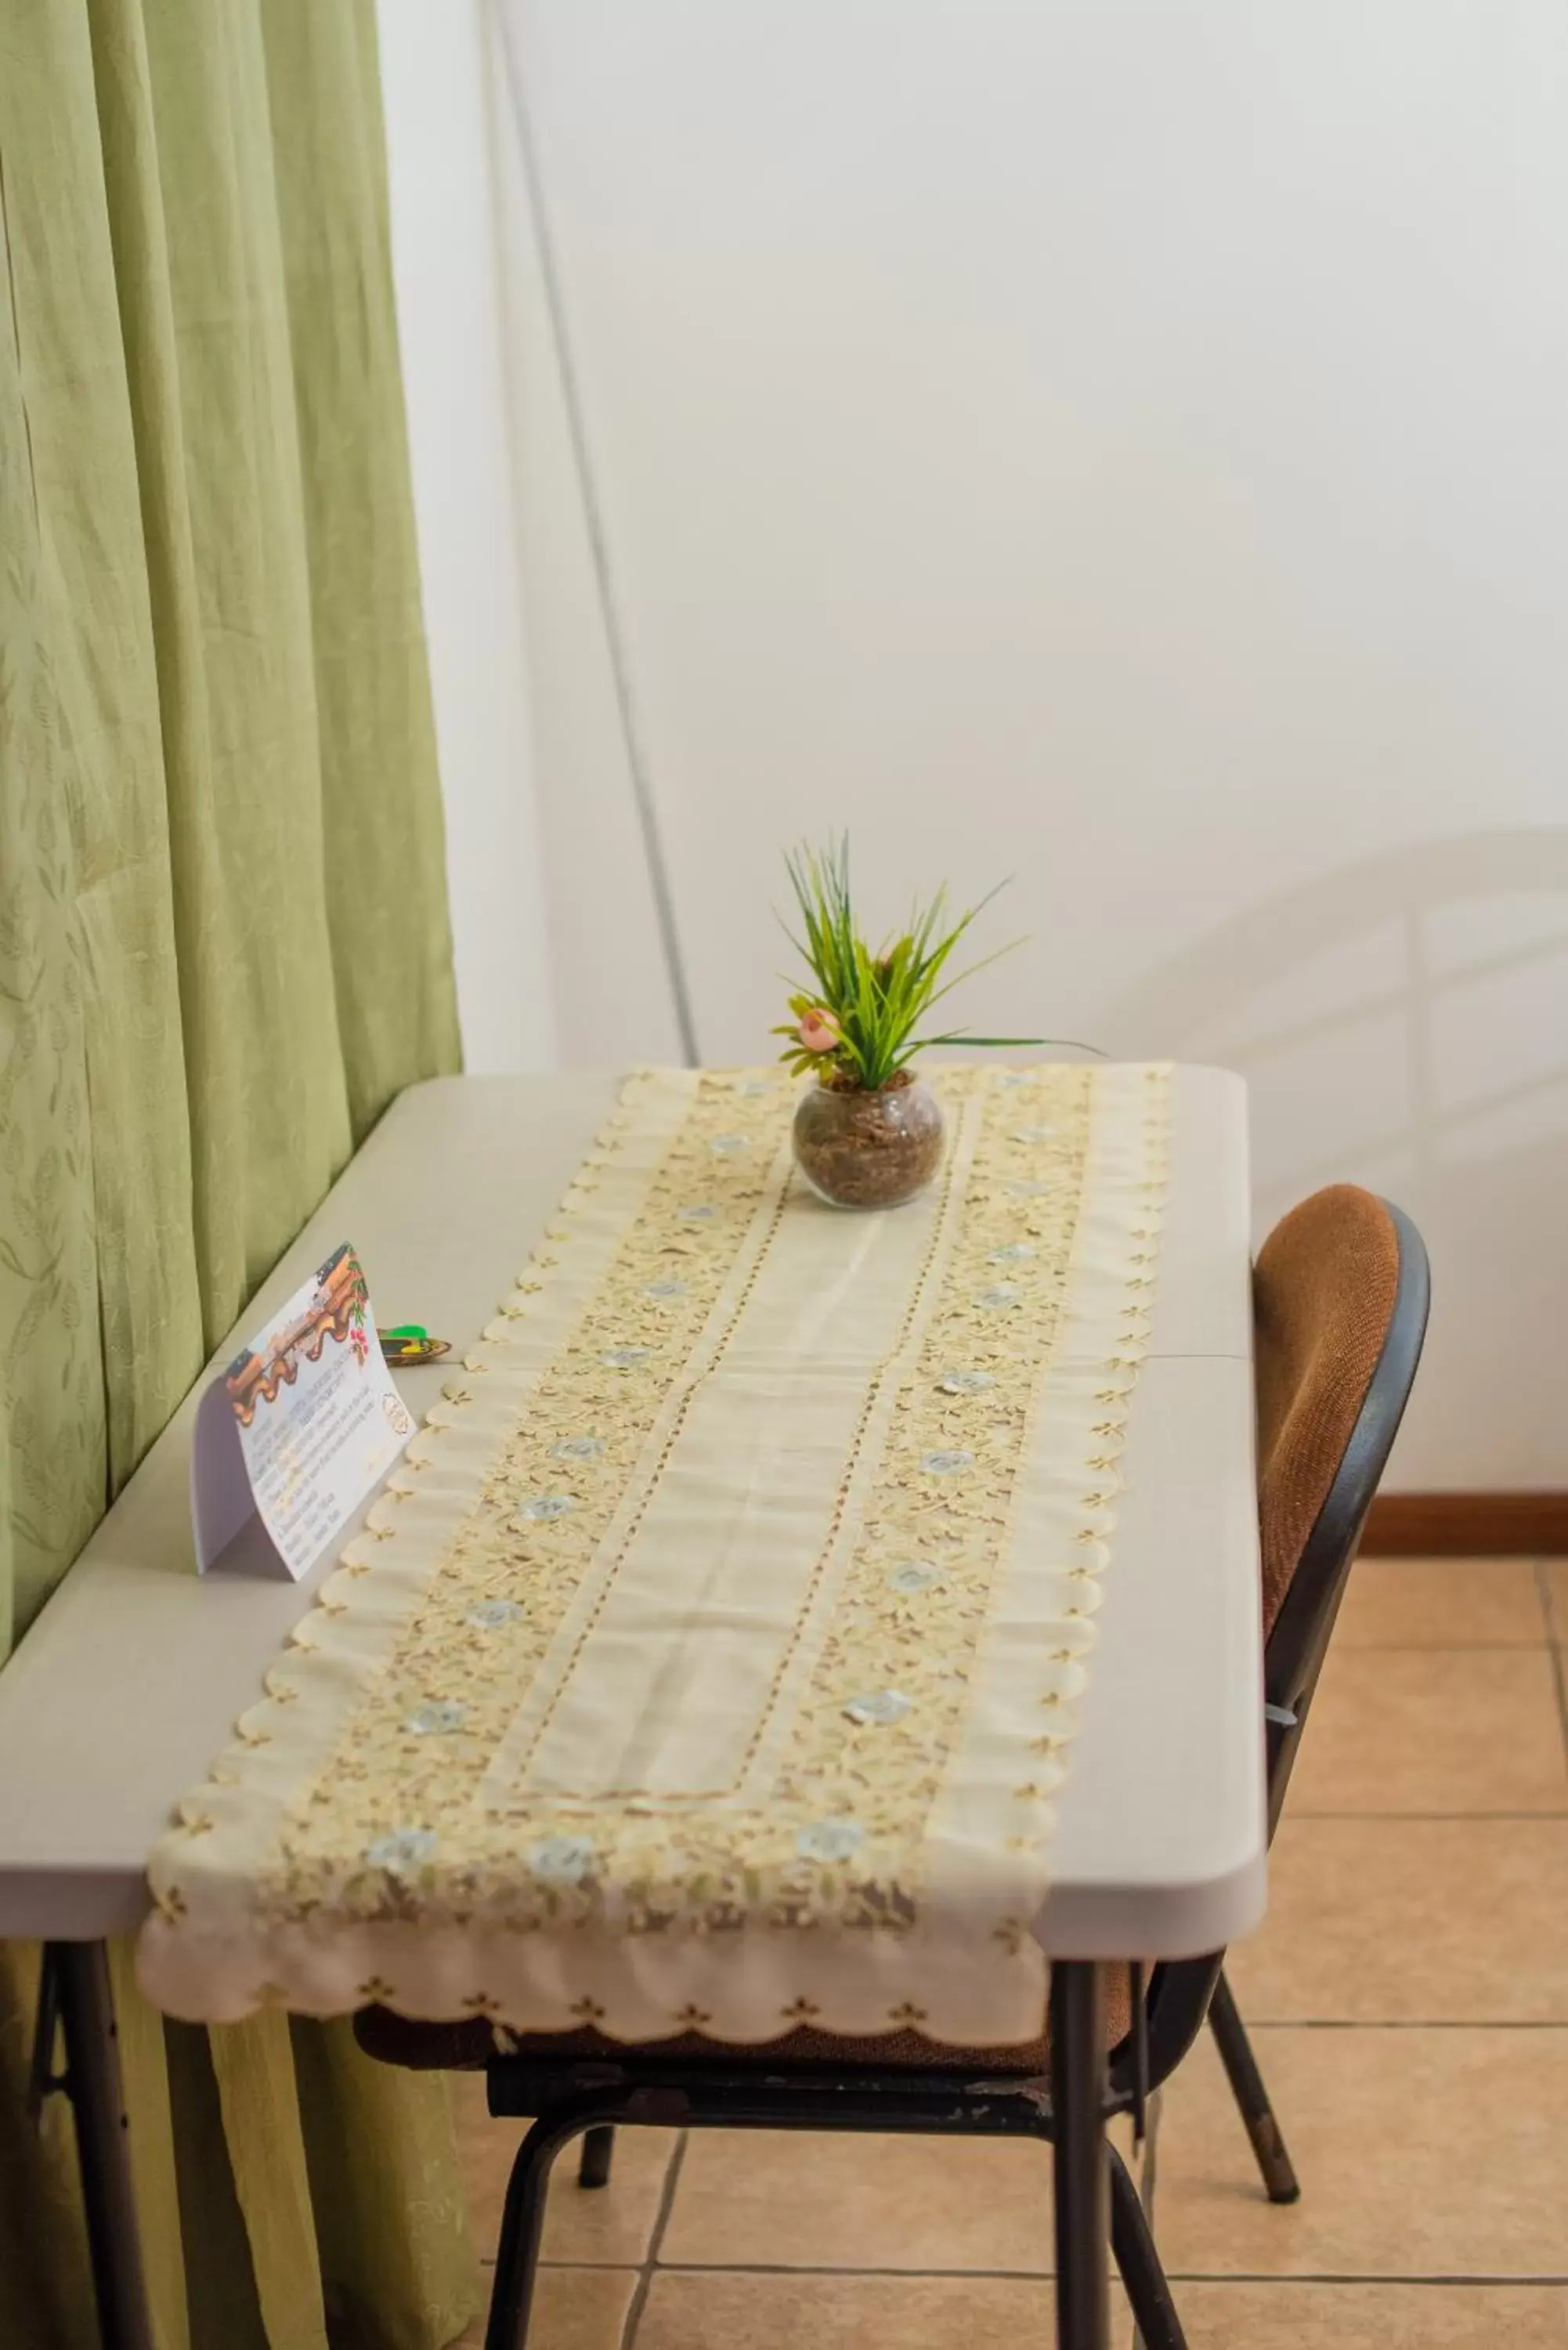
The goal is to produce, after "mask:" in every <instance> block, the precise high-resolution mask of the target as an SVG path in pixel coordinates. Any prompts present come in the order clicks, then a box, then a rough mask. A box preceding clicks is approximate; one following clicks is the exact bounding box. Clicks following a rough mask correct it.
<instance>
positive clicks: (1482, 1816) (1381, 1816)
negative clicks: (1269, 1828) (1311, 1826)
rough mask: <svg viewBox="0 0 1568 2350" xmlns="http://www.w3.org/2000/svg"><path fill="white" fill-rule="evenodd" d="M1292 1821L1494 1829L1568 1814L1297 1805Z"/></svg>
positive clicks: (1557, 1818)
mask: <svg viewBox="0 0 1568 2350" xmlns="http://www.w3.org/2000/svg"><path fill="white" fill-rule="evenodd" d="M1290 1818H1291V1819H1292V1820H1293V1821H1295V1820H1399V1821H1402V1822H1404V1823H1405V1824H1406V1825H1408V1824H1409V1823H1410V1822H1411V1821H1412V1820H1447V1821H1449V1822H1450V1823H1458V1822H1459V1821H1460V1820H1484V1821H1486V1822H1488V1823H1489V1824H1490V1825H1492V1826H1494V1827H1495V1826H1501V1825H1509V1824H1511V1823H1512V1824H1519V1823H1521V1822H1527V1821H1530V1820H1568V1810H1557V1811H1551V1810H1546V1811H1539V1812H1319V1811H1310V1810H1308V1809H1307V1807H1306V1806H1305V1805H1304V1804H1293V1806H1292V1808H1291V1812H1290Z"/></svg>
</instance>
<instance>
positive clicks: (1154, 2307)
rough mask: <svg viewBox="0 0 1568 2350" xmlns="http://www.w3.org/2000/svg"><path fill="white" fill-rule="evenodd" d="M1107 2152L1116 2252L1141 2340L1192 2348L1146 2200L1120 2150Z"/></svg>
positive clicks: (1161, 2348)
mask: <svg viewBox="0 0 1568 2350" xmlns="http://www.w3.org/2000/svg"><path fill="white" fill-rule="evenodd" d="M1106 2156H1107V2158H1108V2160H1109V2163H1110V2172H1111V2250H1112V2251H1114V2252H1115V2254H1116V2266H1117V2268H1118V2269H1119V2270H1120V2271H1121V2278H1122V2282H1123V2284H1125V2285H1126V2287H1127V2299H1128V2300H1129V2301H1130V2302H1131V2303H1132V2313H1133V2316H1134V2318H1135V2320H1136V2321H1137V2333H1138V2340H1139V2341H1140V2342H1141V2343H1142V2344H1143V2345H1144V2350H1187V2336H1186V2334H1183V2332H1182V2330H1181V2320H1180V2319H1179V2317H1178V2315H1177V2314H1176V2303H1175V2302H1174V2301H1172V2299H1171V2297H1170V2286H1169V2283H1168V2281H1167V2278H1166V2273H1165V2270H1164V2268H1163V2266H1162V2265H1161V2262H1160V2257H1159V2254H1158V2251H1156V2250H1155V2243H1154V2238H1153V2236H1152V2235H1151V2234H1150V2233H1149V2225H1148V2218H1147V2213H1146V2212H1145V2210H1144V2208H1143V2202H1142V2199H1141V2198H1140V2197H1139V2195H1138V2191H1137V2188H1136V2187H1135V2186H1134V2185H1133V2183H1132V2179H1131V2178H1130V2177H1129V2176H1128V2173H1127V2165H1126V2163H1125V2162H1124V2161H1123V2160H1122V2158H1121V2156H1120V2155H1119V2154H1118V2153H1117V2152H1116V2147H1114V2146H1112V2147H1106Z"/></svg>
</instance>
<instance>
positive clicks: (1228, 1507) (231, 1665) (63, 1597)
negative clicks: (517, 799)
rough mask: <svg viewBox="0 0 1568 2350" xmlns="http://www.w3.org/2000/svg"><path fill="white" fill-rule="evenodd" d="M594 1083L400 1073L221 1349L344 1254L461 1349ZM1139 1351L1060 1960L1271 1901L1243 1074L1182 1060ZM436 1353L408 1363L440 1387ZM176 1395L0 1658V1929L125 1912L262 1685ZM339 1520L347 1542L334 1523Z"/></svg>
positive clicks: (588, 1124)
mask: <svg viewBox="0 0 1568 2350" xmlns="http://www.w3.org/2000/svg"><path fill="white" fill-rule="evenodd" d="M616 1089H617V1080H616V1079H615V1078H613V1077H610V1076H602V1075H584V1074H574V1075H570V1076H516V1077H462V1078H443V1079H438V1080H435V1081H434V1082H432V1083H431V1084H429V1085H422V1086H416V1087H412V1088H410V1091H409V1092H408V1093H406V1094H405V1095H404V1096H403V1097H401V1099H400V1101H398V1102H397V1103H396V1104H395V1106H394V1107H393V1108H392V1109H391V1110H390V1111H389V1113H388V1115H387V1117H386V1118H384V1119H383V1121H382V1123H381V1125H380V1126H379V1128H377V1130H376V1132H375V1133H374V1134H373V1135H372V1136H371V1138H370V1139H369V1141H368V1142H367V1144H366V1145H365V1147H364V1149H362V1150H361V1151H360V1152H359V1153H358V1157H357V1158H356V1159H355V1160H354V1161H353V1163H352V1165H351V1166H350V1167H349V1168H348V1170H347V1171H346V1172H345V1173H344V1175H343V1177H342V1178H341V1180H339V1181H338V1183H337V1185H336V1186H335V1187H334V1189H333V1191H331V1192H330V1193H329V1194H328V1197H327V1201H325V1202H324V1204H323V1206H322V1207H321V1209H320V1210H319V1211H317V1214H316V1215H315V1216H314V1217H313V1218H312V1219H311V1221H310V1222H309V1223H308V1224H307V1225H306V1228H305V1231H304V1232H303V1233H302V1234H301V1235H300V1237H299V1239H298V1240H297V1241H296V1243H295V1245H294V1247H293V1248H292V1249H291V1250H290V1251H289V1252H288V1253H287V1255H286V1256H285V1258H284V1259H283V1260H282V1262H281V1263H280V1264H279V1265H278V1266H277V1267H276V1269H275V1272H274V1274H273V1275H272V1277H271V1279H270V1280H269V1281H268V1282H267V1283H266V1284H265V1286H264V1288H263V1290H262V1292H261V1294H260V1295H259V1296H258V1297H257V1298H256V1299H255V1300H254V1301H253V1303H252V1305H250V1306H249V1307H248V1308H247V1309H246V1312H245V1315H244V1323H243V1326H242V1327H241V1328H240V1329H238V1330H236V1331H235V1332H234V1334H232V1336H231V1338H230V1339H229V1340H228V1341H227V1342H226V1343H225V1345H224V1346H223V1347H222V1348H221V1349H220V1351H219V1354H218V1357H216V1360H217V1361H219V1362H223V1361H226V1360H227V1359H228V1358H229V1357H231V1356H232V1355H233V1353H234V1347H235V1344H236V1343H237V1342H238V1341H239V1340H240V1339H242V1338H243V1336H244V1333H245V1332H246V1331H248V1330H251V1329H254V1328H255V1327H256V1326H259V1325H260V1324H261V1323H262V1322H263V1321H265V1318H266V1316H267V1315H268V1314H269V1313H271V1312H273V1311H274V1310H275V1308H276V1306H277V1305H279V1304H281V1302H282V1301H283V1299H284V1298H286V1296H287V1295H289V1293H290V1291H291V1290H292V1289H294V1288H295V1287H296V1286H297V1284H299V1282H300V1281H301V1280H303V1279H304V1278H305V1276H306V1274H308V1273H309V1272H310V1271H311V1270H312V1269H313V1268H314V1267H315V1266H316V1265H317V1264H318V1263H320V1262H321V1260H322V1258H323V1256H324V1255H326V1254H327V1253H328V1252H329V1250H330V1249H331V1248H332V1247H334V1246H336V1245H337V1243H338V1242H339V1241H343V1240H352V1241H353V1243H355V1245H356V1247H357V1249H358V1253H359V1255H360V1258H361V1261H362V1262H363V1263H364V1265H365V1267H366V1271H367V1274H368V1275H369V1281H370V1286H371V1295H372V1296H373V1298H374V1299H375V1303H376V1308H377V1312H378V1315H379V1317H380V1318H381V1319H382V1320H383V1321H384V1322H386V1323H388V1324H392V1323H397V1322H403V1321H410V1320H418V1321H421V1322H423V1323H424V1324H426V1325H427V1326H429V1327H430V1328H431V1330H432V1331H435V1332H438V1333H439V1334H440V1335H441V1336H443V1337H448V1338H450V1339H452V1342H453V1346H454V1350H455V1352H457V1353H458V1354H460V1355H461V1353H462V1350H463V1348H464V1347H465V1346H467V1345H468V1344H470V1343H471V1342H472V1339H473V1338H474V1337H476V1336H477V1335H478V1333H479V1332H480V1330H481V1329H482V1328H483V1326H484V1324H485V1323H486V1322H487V1321H489V1319H490V1318H491V1316H492V1315H493V1311H494V1308H495V1304H496V1301H497V1299H498V1298H499V1297H500V1296H501V1295H502V1294H503V1292H504V1290H505V1289H506V1287H507V1286H508V1284H510V1282H511V1280H512V1278H513V1277H514V1274H515V1272H516V1269H517V1267H518V1265H519V1264H520V1263H522V1262H523V1260H524V1256H525V1255H526V1253H527V1251H528V1249H529V1247H530V1246H531V1245H532V1243H534V1241H535V1239H536V1238H537V1236H538V1233H539V1230H540V1228H541V1227H542V1225H543V1224H544V1222H545V1219H546V1217H547V1216H548V1215H549V1213H550V1211H551V1210H552V1209H553V1207H554V1206H555V1203H556V1201H557V1199H558V1198H559V1197H560V1195H561V1193H562V1192H563V1191H564V1190H565V1188H566V1184H567V1182H568V1181H569V1180H570V1179H571V1176H572V1174H573V1172H574V1170H575V1169H576V1166H577V1164H578V1162H579V1160H580V1159H581V1158H582V1156H583V1153H584V1152H585V1150H586V1149H587V1148H588V1146H589V1144H590V1142H591V1140H592V1139H593V1136H594V1134H595V1132H596V1130H597V1128H598V1126H599V1125H600V1124H601V1123H602V1121H603V1118H604V1116H605V1114H606V1111H607V1108H608V1107H609V1105H610V1103H611V1102H612V1100H613V1098H614V1097H615V1093H616ZM1173 1115H1174V1134H1173V1179H1172V1184H1171V1191H1170V1194H1169V1199H1168V1207H1167V1213H1166V1223H1165V1235H1164V1241H1163V1246H1162V1259H1161V1280H1160V1287H1159V1292H1158V1300H1157V1303H1156V1305H1155V1309H1154V1328H1153V1339H1152V1352H1151V1355H1150V1357H1149V1359H1148V1360H1147V1363H1146V1364H1145V1367H1144V1369H1143V1372H1142V1375H1141V1381H1140V1399H1139V1409H1138V1411H1137V1416H1136V1419H1135V1420H1134V1423H1133V1428H1132V1430H1131V1433H1130V1435H1129V1441H1128V1448H1127V1455H1126V1461H1125V1483H1124V1487H1123V1491H1122V1494H1121V1498H1120V1503H1119V1514H1118V1527H1117V1532H1116V1544H1115V1558H1114V1565H1113V1568H1112V1570H1111V1572H1110V1574H1109V1575H1107V1577H1106V1595H1105V1603H1104V1607H1103V1609H1102V1612H1101V1616H1100V1618H1099V1640H1098V1644H1097V1647H1096V1661H1095V1670H1094V1673H1093V1676H1092V1678H1091V1680H1090V1684H1089V1689H1088V1692H1087V1695H1086V1697H1085V1701H1084V1711H1083V1721H1082V1727H1081V1729H1080V1731H1079V1734H1078V1737H1077V1740H1076V1742H1075V1750H1074V1755H1073V1761H1072V1769H1071V1775H1070V1777H1069V1779H1068V1782H1067V1785H1066V1787H1065V1789H1064V1792H1063V1794H1062V1796H1061V1798H1060V1801H1059V1804H1058V1813H1057V1823H1056V1827H1055V1832H1054V1837H1053V1840H1052V1847H1051V1873H1052V1890H1051V1893H1050V1897H1049V1898H1048V1901H1047V1903H1046V1906H1045V1909H1044V1915H1043V1917H1042V1918H1041V1919H1040V1921H1039V1924H1038V1929H1037V1930H1038V1933H1039V1937H1040V1939H1041V1941H1042V1942H1043V1944H1044V1948H1045V1949H1046V1950H1048V1951H1049V1952H1051V1953H1052V1954H1053V1955H1054V1956H1057V1957H1063V1958H1116V1957H1135V1956H1137V1957H1147V1958H1154V1957H1171V1958H1175V1957H1181V1956H1185V1955H1190V1954H1192V1953H1195V1952H1198V1951H1200V1950H1209V1949H1213V1948H1217V1947H1219V1946H1220V1945H1221V1944H1223V1943H1225V1942H1227V1941H1229V1940H1231V1939H1233V1938H1234V1937H1235V1936H1237V1935H1238V1934H1241V1933H1243V1932H1245V1931H1247V1930H1248V1929H1250V1928H1251V1926H1253V1925H1254V1924H1255V1923H1256V1922H1257V1920H1258V1918H1259V1917H1260V1916H1261V1915H1262V1908H1263V1900H1264V1887H1265V1851H1266V1842H1267V1828H1266V1816H1265V1802H1264V1789H1263V1772H1262V1699H1261V1654H1262V1646H1261V1641H1262V1636H1261V1627H1260V1612H1259V1611H1260V1601H1259V1575H1258V1536H1257V1513H1256V1503H1255V1499H1254V1491H1255V1489H1254V1473H1253V1457H1252V1432H1253V1407H1252V1378H1251V1292H1250V1277H1249V1264H1250V1257H1249V1197H1248V1180H1247V1150H1246V1123H1245V1097H1244V1093H1243V1089H1242V1087H1241V1081H1240V1080H1239V1079H1238V1078H1236V1077H1234V1076H1231V1075H1229V1074H1228V1073H1226V1072H1224V1071H1220V1070H1215V1069H1206V1068H1185V1067H1184V1068H1182V1069H1180V1070H1179V1071H1178V1073H1177V1076H1176V1079H1175V1084H1174V1088H1173ZM448 1375H449V1374H447V1373H444V1372H443V1371H442V1369H441V1367H439V1366H438V1367H431V1368H430V1369H427V1370H423V1371H403V1372H400V1373H399V1381H400V1385H401V1386H402V1388H403V1389H404V1392H405V1393H406V1395H407V1396H408V1399H409V1400H410V1404H411V1405H412V1406H413V1407H414V1408H415V1409H417V1410H423V1409H426V1408H428V1406H429V1404H430V1403H431V1401H433V1399H434V1398H435V1396H436V1394H437V1392H438V1390H439V1388H440V1385H441V1379H442V1378H443V1377H444V1376H448ZM194 1414H195V1398H194V1397H192V1399H189V1400H188V1401H187V1402H186V1404H185V1405H184V1406H183V1407H182V1409H181V1410H180V1412H179V1413H178V1414H177V1415H176V1417H175V1419H174V1420H173V1421H172V1422H171V1426H170V1427H169V1428H168V1429H167V1430H165V1432H164V1434H163V1435H162V1436H161V1438H160V1440H159V1441H158V1443H157V1444H156V1445H155V1446H154V1447H153V1449H152V1451H151V1453H150V1454H149V1456H148V1458H147V1460H146V1461H144V1462H143V1464H142V1466H141V1468H140V1470H139V1471H138V1472H137V1474H136V1476H135V1477H134V1478H133V1479H132V1481H131V1482H130V1485H129V1487H128V1488H127V1490H126V1492H124V1493H123V1494H122V1495H121V1497H120V1499H119V1502H118V1503H116V1505H115V1507H114V1509H113V1510H112V1511H111V1512H110V1513H109V1516H108V1517H107V1518H106V1519H105V1521H104V1523H103V1524H102V1525H101V1526H100V1527H99V1530H98V1532H97V1534H95V1535H94V1536H93V1539H92V1540H91V1542H90V1543H89V1544H88V1546H87V1549H86V1550H85V1551H84V1553H83V1555H82V1556H81V1557H80V1558H79V1559H78V1562H77V1564H76V1565H75V1566H74V1567H72V1569H71V1570H70V1572H69V1574H68V1575H67V1576H66V1577H65V1580H64V1581H63V1582H62V1584H61V1585H60V1586H59V1589H58V1590H57V1592H56V1593H55V1595H54V1596H53V1598H52V1599H51V1600H50V1602H49V1604H48V1606H47V1607H46V1608H45V1610H44V1612H43V1614H42V1615H41V1616H40V1617H39V1618H38V1620H37V1622H36V1624H35V1625H34V1627H32V1629H31V1631H30V1632H29V1633H28V1635H27V1637H26V1639H25V1640H24V1641H23V1642H22V1643H21V1645H20V1647H19V1648H17V1650H16V1654H15V1656H14V1657H13V1658H12V1659H11V1660H10V1662H9V1663H8V1664H7V1665H6V1667H5V1669H4V1671H3V1672H0V1935H47V1936H53V1937H56V1938H59V1939H85V1938H88V1937H96V1936H99V1935H103V1934H109V1933H118V1932H120V1931H123V1930H127V1929H132V1928H134V1927H135V1926H136V1925H138V1924H139V1923H140V1919H141V1918H142V1916H143V1915H144V1913H145V1911H146V1908H147V1906H148V1897H147V1890H146V1884H145V1878H144V1876H143V1869H144V1866H145V1861H146V1856H147V1853H148V1851H149V1848H150V1847H151V1845H152V1843H153V1841H154V1839H155V1838H156V1837H157V1835H159V1834H160V1833H161V1830H162V1828H163V1827H164V1826H165V1825H166V1824H167V1822H168V1819H169V1815H170V1812H171V1806H172V1805H173V1804H174V1802H175V1801H176V1799H177V1798H178V1797H179V1796H181V1795H182V1794H185V1793H186V1792H188V1791H189V1790H190V1789H191V1788H192V1787H194V1786H195V1785H197V1784H198V1783H200V1782H201V1780H202V1778H203V1777H204V1776H205V1774H206V1771H207V1768H208V1765H209V1763H211V1761H212V1760H213V1756H214V1755H215V1754H216V1753H217V1752H219V1750H220V1749H221V1748H222V1747H223V1745H224V1744H225V1743H226V1742H227V1741H228V1738H229V1736H230V1733H231V1731H232V1729H233V1726H234V1721H235V1720H236V1718H237V1717H238V1716H239V1714H240V1713H241V1712H242V1711H244V1709H245V1708H246V1707H247V1706H248V1705H249V1704H251V1703H252V1702H253V1701H254V1700H255V1698H256V1697H257V1695H258V1693H259V1691H260V1687H261V1679H262V1675H263V1672H264V1671H265V1668H266V1667H267V1665H268V1664H270V1663H271V1661H272V1660H273V1658H274V1656H275V1653H276V1651H277V1649H278V1648H279V1647H280V1646H281V1645H282V1643H283V1641H284V1639H285V1638H286V1634H287V1632H288V1630H289V1628H290V1627H291V1626H292V1625H293V1624H294V1623H296V1621H297V1620H298V1618H299V1617H300V1616H301V1615H303V1614H304V1613H305V1611H306V1607H307V1606H308V1602H309V1596H310V1593H311V1591H312V1589H313V1587H314V1586H315V1583H316V1582H317V1580H319V1578H320V1576H321V1575H324V1574H325V1573H326V1572H327V1565H328V1564H329V1561H324V1562H323V1563H322V1565H320V1566H318V1567H317V1569H316V1570H315V1573H314V1574H313V1575H311V1576H310V1577H307V1578H306V1581H305V1583H303V1584H302V1585H297V1586H296V1585H293V1584H285V1583H274V1582H262V1581H248V1580H244V1579H241V1578H239V1577H227V1576H225V1577H219V1578H216V1579H213V1580H211V1581H206V1582H202V1581H199V1580H198V1579H197V1577H196V1575H195V1572H194V1560H193V1555H192V1540H191V1529H190V1503H189V1468H190V1445H191V1429H192V1420H193V1419H194ZM347 1538H348V1537H347V1534H345V1536H344V1539H345V1540H347Z"/></svg>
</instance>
